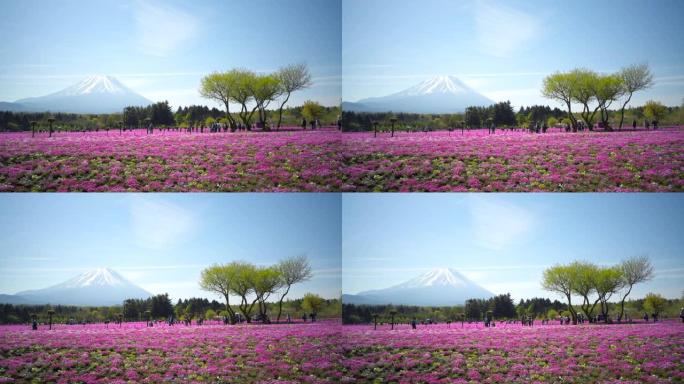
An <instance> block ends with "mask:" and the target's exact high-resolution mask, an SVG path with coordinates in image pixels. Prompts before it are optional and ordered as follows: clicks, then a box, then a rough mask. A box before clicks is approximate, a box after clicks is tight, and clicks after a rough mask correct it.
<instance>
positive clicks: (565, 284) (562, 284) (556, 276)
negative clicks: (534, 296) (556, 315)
mask: <svg viewBox="0 0 684 384" xmlns="http://www.w3.org/2000/svg"><path fill="white" fill-rule="evenodd" d="M576 281H577V271H576V269H575V268H573V267H571V266H563V265H556V266H553V267H551V268H548V269H546V270H545V271H544V274H543V278H542V287H543V288H544V289H545V290H547V291H552V292H556V293H559V294H561V295H563V296H565V298H566V299H567V300H568V310H569V311H570V315H571V317H572V323H573V324H577V312H576V311H575V309H574V308H573V306H572V294H573V292H574V285H575V283H576Z"/></svg>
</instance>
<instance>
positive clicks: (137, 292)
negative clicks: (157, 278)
mask: <svg viewBox="0 0 684 384" xmlns="http://www.w3.org/2000/svg"><path fill="white" fill-rule="evenodd" d="M5 296H6V298H5V299H6V300H7V299H13V300H17V301H16V302H20V303H32V304H46V303H51V304H64V305H114V304H119V303H121V302H122V301H123V300H126V299H134V298H135V299H137V298H146V297H149V296H151V294H150V293H149V292H147V291H146V290H144V289H142V288H140V287H138V286H137V285H135V284H133V283H131V282H130V281H128V280H126V279H125V278H124V277H123V276H121V275H120V274H118V273H117V272H116V271H114V270H112V269H109V268H97V269H93V270H91V271H87V272H84V273H82V274H80V275H78V276H75V277H73V278H71V279H69V280H67V281H65V282H63V283H60V284H57V285H53V286H51V287H47V288H42V289H36V290H29V291H23V292H17V293H16V294H15V295H5Z"/></svg>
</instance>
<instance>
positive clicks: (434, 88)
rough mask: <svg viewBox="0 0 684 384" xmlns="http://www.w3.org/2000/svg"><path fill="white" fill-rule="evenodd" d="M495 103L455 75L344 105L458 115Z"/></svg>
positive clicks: (356, 108) (346, 107)
mask: <svg viewBox="0 0 684 384" xmlns="http://www.w3.org/2000/svg"><path fill="white" fill-rule="evenodd" d="M491 104H493V101H492V100H490V99H488V98H487V97H485V96H483V95H481V94H479V93H477V92H476V91H475V90H473V89H471V88H470V87H468V86H467V85H465V84H464V83H463V82H462V81H460V80H459V79H458V78H456V77H454V76H436V77H433V78H430V79H427V80H424V81H422V82H420V83H418V84H416V85H414V86H412V87H410V88H407V89H404V90H403V91H399V92H397V93H393V94H390V95H386V96H380V97H370V98H367V99H362V100H359V101H357V102H346V101H345V102H343V103H342V109H343V110H345V111H352V112H390V111H392V112H407V113H458V112H463V111H465V109H466V108H467V107H470V106H488V105H491Z"/></svg>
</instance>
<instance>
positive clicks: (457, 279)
mask: <svg viewBox="0 0 684 384" xmlns="http://www.w3.org/2000/svg"><path fill="white" fill-rule="evenodd" d="M447 285H449V286H453V287H465V286H467V285H468V281H467V279H465V278H464V277H463V276H462V275H461V274H460V273H458V271H455V270H453V269H450V268H435V269H433V270H430V271H428V272H425V273H424V274H422V275H420V276H417V277H414V278H413V279H411V280H409V281H407V282H405V283H402V284H400V285H399V286H397V287H398V288H399V287H401V288H413V287H432V286H447Z"/></svg>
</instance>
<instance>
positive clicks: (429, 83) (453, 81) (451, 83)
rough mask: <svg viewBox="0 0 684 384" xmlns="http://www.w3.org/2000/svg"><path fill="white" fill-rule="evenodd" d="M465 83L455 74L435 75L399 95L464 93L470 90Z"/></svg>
mask: <svg viewBox="0 0 684 384" xmlns="http://www.w3.org/2000/svg"><path fill="white" fill-rule="evenodd" d="M469 91H470V88H468V87H467V86H466V85H465V84H463V83H462V82H461V81H460V80H459V79H457V78H456V77H453V76H435V77H433V78H431V79H427V80H425V81H423V82H421V83H419V84H416V85H414V86H413V87H411V88H408V89H405V90H403V91H401V92H399V93H398V94H397V95H403V96H412V95H429V94H434V93H453V94H458V93H464V92H469Z"/></svg>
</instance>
